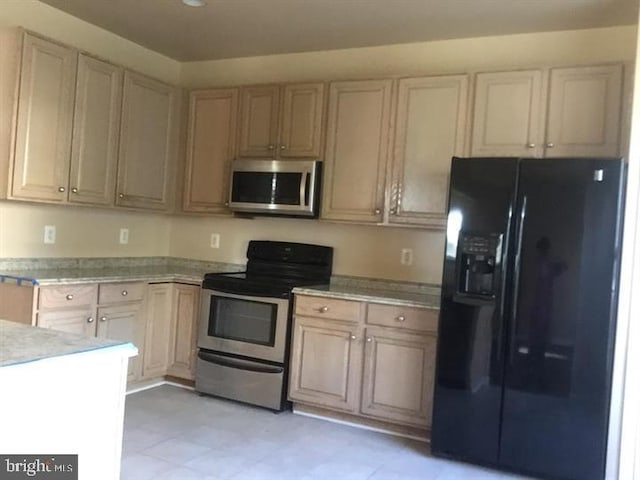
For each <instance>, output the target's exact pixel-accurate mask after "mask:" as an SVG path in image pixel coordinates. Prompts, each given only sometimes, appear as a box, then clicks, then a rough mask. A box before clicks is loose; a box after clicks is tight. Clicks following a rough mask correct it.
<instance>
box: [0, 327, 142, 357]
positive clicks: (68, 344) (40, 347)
mask: <svg viewBox="0 0 640 480" xmlns="http://www.w3.org/2000/svg"><path fill="white" fill-rule="evenodd" d="M106 348H117V349H119V350H122V352H123V355H126V356H128V357H131V356H134V355H136V354H137V353H138V349H137V348H136V347H134V346H133V345H132V344H131V343H128V342H116V341H113V340H105V339H101V338H95V337H83V336H80V335H74V334H71V333H66V332H58V331H55V330H49V329H47V328H38V327H32V326H29V325H22V324H20V323H15V322H8V321H6V320H0V367H7V366H10V365H16V364H19V363H27V362H33V361H36V360H43V359H45V358H52V357H60V356H62V355H71V354H75V353H83V352H89V351H92V350H100V349H106Z"/></svg>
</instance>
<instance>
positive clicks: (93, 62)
mask: <svg viewBox="0 0 640 480" xmlns="http://www.w3.org/2000/svg"><path fill="white" fill-rule="evenodd" d="M121 101H122V69H121V68H120V67H117V66H115V65H111V64H110V63H107V62H103V61H101V60H97V59H95V58H91V57H88V56H87V55H83V54H80V55H79V57H78V78H77V80H76V106H75V112H74V116H73V118H74V120H73V141H72V146H71V172H70V175H69V188H70V192H69V201H70V202H73V203H89V204H97V205H113V203H114V197H115V187H116V165H117V162H118V133H119V131H120V109H121Z"/></svg>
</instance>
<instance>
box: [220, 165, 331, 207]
mask: <svg viewBox="0 0 640 480" xmlns="http://www.w3.org/2000/svg"><path fill="white" fill-rule="evenodd" d="M321 172H322V162H320V161H318V160H259V159H255V160H247V159H240V160H235V161H234V162H233V164H232V167H231V182H230V183H231V188H230V189H229V208H231V210H233V211H235V212H246V213H254V214H266V215H284V216H303V217H317V216H318V213H319V207H320V205H319V204H320V177H321Z"/></svg>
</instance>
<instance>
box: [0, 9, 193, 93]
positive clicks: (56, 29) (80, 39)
mask: <svg viewBox="0 0 640 480" xmlns="http://www.w3.org/2000/svg"><path fill="white" fill-rule="evenodd" d="M0 26H3V27H23V28H26V29H28V30H31V31H34V32H37V33H40V34H41V35H45V36H47V37H49V38H52V39H54V40H58V41H59V42H62V43H65V44H67V45H71V46H73V47H76V48H78V49H81V50H85V51H87V52H90V53H92V54H94V55H98V56H100V57H103V58H105V59H107V60H110V61H112V62H115V63H118V64H120V65H124V66H125V67H129V68H131V69H133V70H137V71H139V72H141V73H146V74H148V75H152V76H154V77H157V78H159V79H161V80H165V81H167V82H170V83H178V82H179V80H180V67H181V65H180V62H177V61H175V60H172V59H170V58H168V57H165V56H164V55H161V54H159V53H156V52H154V51H152V50H149V49H148V48H144V47H141V46H140V45H137V44H135V43H133V42H130V41H129V40H125V39H124V38H122V37H119V36H117V35H114V34H113V33H110V32H108V31H106V30H103V29H102V28H99V27H96V26H95V25H92V24H90V23H87V22H85V21H82V20H79V19H78V18H75V17H73V16H71V15H68V14H66V13H64V12H62V11H61V10H58V9H55V8H53V7H50V6H49V5H46V4H44V3H40V2H38V1H37V0H0Z"/></svg>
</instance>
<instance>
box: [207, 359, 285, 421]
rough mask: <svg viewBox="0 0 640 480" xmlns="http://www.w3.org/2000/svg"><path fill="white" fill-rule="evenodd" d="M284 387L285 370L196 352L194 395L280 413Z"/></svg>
mask: <svg viewBox="0 0 640 480" xmlns="http://www.w3.org/2000/svg"><path fill="white" fill-rule="evenodd" d="M283 384H284V367H278V366H273V365H268V364H264V363H259V362H253V361H249V360H241V359H237V358H232V357H227V356H223V355H218V354H216V353H213V352H208V351H203V350H200V351H199V352H198V359H197V362H196V385H195V389H196V391H197V392H201V393H208V394H210V395H215V396H218V397H223V398H229V399H231V400H238V401H240V402H245V403H250V404H252V405H259V406H261V407H266V408H270V409H272V410H281V409H282V401H283V396H282V387H283Z"/></svg>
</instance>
